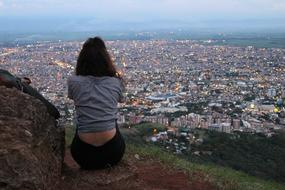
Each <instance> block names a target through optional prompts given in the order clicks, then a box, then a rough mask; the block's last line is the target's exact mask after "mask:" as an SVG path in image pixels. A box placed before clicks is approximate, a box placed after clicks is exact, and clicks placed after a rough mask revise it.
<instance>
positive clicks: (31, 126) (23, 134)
mask: <svg viewBox="0 0 285 190" xmlns="http://www.w3.org/2000/svg"><path fill="white" fill-rule="evenodd" d="M63 152H64V131H63V130H62V129H61V128H59V127H56V120H55V119H54V118H53V117H51V116H50V115H49V114H48V112H47V109H46V107H45V106H44V104H43V103H42V102H41V101H39V100H37V99H35V98H33V97H31V96H29V95H27V94H24V93H22V92H20V91H18V90H16V89H8V88H5V87H1V86H0V189H21V190H23V189H37V190H38V189H44V190H49V189H57V188H56V186H57V182H58V181H59V178H60V175H61V169H62V163H63Z"/></svg>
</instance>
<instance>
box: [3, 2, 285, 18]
mask: <svg viewBox="0 0 285 190" xmlns="http://www.w3.org/2000/svg"><path fill="white" fill-rule="evenodd" d="M0 17H2V18H3V17H5V18H7V17H38V18H40V17H70V18H76V17H90V18H91V17H92V18H105V19H112V20H116V19H124V20H128V21H136V20H145V19H153V18H155V19H162V20H163V19H173V20H176V19H179V20H187V19H193V20H199V19H216V18H217V19H239V18H240V19H257V18H258V19H264V18H265V19H268V18H285V0H0Z"/></svg>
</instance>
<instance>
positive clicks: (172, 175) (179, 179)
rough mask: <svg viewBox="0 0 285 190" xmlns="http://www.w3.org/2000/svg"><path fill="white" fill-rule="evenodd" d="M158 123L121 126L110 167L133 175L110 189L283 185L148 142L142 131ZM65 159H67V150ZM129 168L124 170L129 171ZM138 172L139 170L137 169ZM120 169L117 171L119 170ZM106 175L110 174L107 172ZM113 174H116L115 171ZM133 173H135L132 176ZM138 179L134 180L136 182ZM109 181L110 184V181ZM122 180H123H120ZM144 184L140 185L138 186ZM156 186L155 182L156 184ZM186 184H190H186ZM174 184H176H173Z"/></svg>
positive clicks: (244, 189)
mask: <svg viewBox="0 0 285 190" xmlns="http://www.w3.org/2000/svg"><path fill="white" fill-rule="evenodd" d="M161 127H162V126H159V125H155V124H147V125H139V126H135V127H134V128H132V129H128V128H122V129H121V131H122V133H123V134H124V136H125V139H126V141H127V153H126V155H125V157H124V159H123V162H122V163H121V164H120V165H119V166H118V168H114V170H115V171H120V170H121V171H122V170H125V166H127V168H130V171H131V172H133V176H132V175H130V176H129V178H128V179H129V180H130V181H129V180H126V179H124V181H128V182H127V184H129V185H130V187H125V186H120V185H121V184H120V183H118V182H117V181H115V182H114V184H115V186H113V187H112V188H114V189H116V188H117V189H125V188H126V189H132V187H133V186H132V185H137V186H136V189H140V188H143V189H144V188H146V187H147V188H146V189H148V188H149V189H169V190H170V189H190V190H192V189H201V190H204V189H207V190H208V189H209V190H211V189H222V190H255V189H256V190H275V189H276V190H284V189H285V185H282V184H279V183H277V182H274V181H270V180H263V179H260V178H257V177H253V176H251V175H249V174H246V173H244V172H240V171H236V170H233V169H230V168H227V167H221V166H218V165H215V164H207V163H200V164H199V163H197V162H191V161H189V159H186V158H185V157H183V156H178V155H175V154H172V153H171V152H168V151H164V150H163V149H162V148H160V147H158V146H155V145H153V144H151V143H145V142H144V139H143V137H144V135H145V134H147V133H149V132H151V131H153V128H156V129H158V130H160V129H161ZM72 136H73V129H72V128H69V127H68V128H67V130H66V141H67V146H68V144H69V143H70V141H71V137H72ZM66 158H68V160H66V161H67V163H68V164H71V163H74V162H73V161H72V160H70V156H69V155H68V152H67V157H66ZM130 171H125V172H127V173H129V172H130ZM141 172H142V173H141ZM120 173H121V172H120ZM109 175H112V174H111V173H109ZM115 175H116V174H115ZM134 176H135V177H134ZM67 181H68V180H67ZM137 182H138V183H137ZM114 184H113V185H114ZM124 184H125V183H124ZM140 184H144V186H140ZM158 184H159V185H160V186H159V185H158ZM189 184H190V186H188V185H189ZM174 186H175V187H176V188H174Z"/></svg>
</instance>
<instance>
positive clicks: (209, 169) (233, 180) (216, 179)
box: [65, 124, 285, 190]
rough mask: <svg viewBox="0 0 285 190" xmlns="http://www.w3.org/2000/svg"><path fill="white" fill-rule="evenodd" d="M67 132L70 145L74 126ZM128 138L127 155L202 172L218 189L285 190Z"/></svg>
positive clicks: (193, 174) (67, 144)
mask: <svg viewBox="0 0 285 190" xmlns="http://www.w3.org/2000/svg"><path fill="white" fill-rule="evenodd" d="M153 126H155V125H149V124H144V125H143V128H148V127H150V128H151V127H153ZM142 131H145V129H142ZM65 134H66V135H65V140H66V146H67V147H68V146H69V145H70V144H71V142H72V138H73V136H74V127H72V126H68V127H66V130H65ZM138 139H139V138H138ZM126 140H127V151H126V154H127V156H128V155H131V154H138V155H140V156H146V157H150V158H153V159H154V160H157V161H160V162H161V163H162V164H163V165H166V166H169V167H173V168H175V169H181V170H183V171H185V172H187V173H188V174H189V176H190V177H193V178H194V180H195V176H196V175H195V174H197V173H200V174H202V175H203V177H204V178H205V180H206V181H209V182H210V183H211V184H213V185H215V186H216V187H217V189H218V190H285V185H282V184H279V183H277V182H274V181H266V180H262V179H259V178H256V177H253V176H250V175H248V174H245V173H243V172H239V171H236V170H233V169H230V168H225V167H221V166H217V165H214V164H197V163H193V162H189V161H187V160H186V159H183V158H181V157H179V156H177V155H174V154H172V153H169V152H166V151H164V150H162V149H161V148H159V147H157V146H154V145H152V144H145V143H142V141H140V140H138V141H133V138H129V137H126ZM193 178H192V179H193Z"/></svg>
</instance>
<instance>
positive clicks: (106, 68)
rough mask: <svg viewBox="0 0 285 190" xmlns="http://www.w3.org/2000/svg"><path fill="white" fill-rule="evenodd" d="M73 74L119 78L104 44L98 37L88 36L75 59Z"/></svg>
mask: <svg viewBox="0 0 285 190" xmlns="http://www.w3.org/2000/svg"><path fill="white" fill-rule="evenodd" d="M75 74H76V75H83V76H86V75H92V76H96V77H103V76H110V77H118V78H120V76H119V74H118V73H117V71H116V68H115V66H114V64H113V61H112V59H111V57H110V55H109V53H108V51H107V48H106V45H105V43H104V41H103V40H102V39H101V38H100V37H95V38H89V39H88V40H87V41H86V42H85V43H84V44H83V47H82V50H81V51H80V53H79V56H78V59H77V65H76V69H75Z"/></svg>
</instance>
